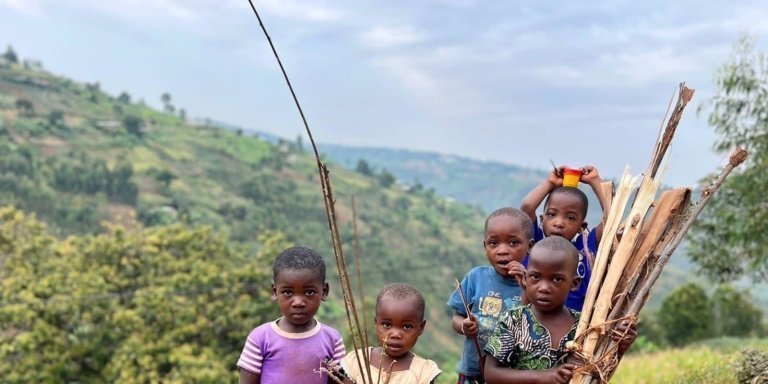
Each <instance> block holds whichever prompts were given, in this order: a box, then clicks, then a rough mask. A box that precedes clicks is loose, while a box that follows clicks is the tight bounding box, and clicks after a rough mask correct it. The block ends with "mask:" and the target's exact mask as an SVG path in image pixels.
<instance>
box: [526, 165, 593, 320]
mask: <svg viewBox="0 0 768 384" xmlns="http://www.w3.org/2000/svg"><path fill="white" fill-rule="evenodd" d="M564 169H565V167H563V166H561V167H560V168H558V169H557V170H552V172H550V174H549V176H548V177H547V179H546V180H544V181H543V182H542V183H541V184H539V185H538V186H537V187H536V188H534V189H533V190H532V191H531V192H530V193H528V195H527V196H526V197H525V198H524V199H523V203H522V205H521V207H520V209H521V210H522V211H523V212H525V213H526V214H527V215H528V217H530V218H531V220H533V221H534V226H533V241H534V242H538V241H539V240H541V239H543V238H545V237H548V236H560V237H563V238H565V239H566V240H569V241H571V242H572V243H573V245H574V246H575V247H576V249H577V250H579V263H578V265H577V268H576V276H577V277H578V278H579V279H580V280H581V283H580V284H579V286H578V287H577V288H576V290H574V291H571V292H570V294H569V295H568V300H567V301H566V306H567V307H568V308H572V309H575V310H577V311H581V308H582V307H583V306H584V299H585V298H586V296H587V287H588V285H589V280H590V277H591V275H592V267H593V266H594V263H595V254H597V246H598V244H600V239H601V238H602V236H603V219H604V217H605V212H603V219H601V220H600V223H599V224H598V225H597V226H595V227H594V228H593V229H592V230H591V231H589V230H587V223H586V222H585V221H584V219H585V218H586V216H587V208H588V207H589V202H588V200H587V196H586V195H585V194H584V192H582V191H581V190H580V189H578V188H574V187H564V186H563V172H564ZM580 170H581V173H582V175H581V179H580V181H581V182H582V183H586V184H589V186H590V187H592V190H593V191H594V192H595V195H597V198H598V200H599V201H600V206H601V208H604V207H605V205H604V203H603V202H604V200H603V195H602V189H601V188H602V187H601V184H602V182H603V180H602V179H601V178H600V174H599V173H598V172H597V169H596V168H595V167H592V166H585V167H582V168H581V169H580ZM544 198H546V201H545V202H544V212H543V214H542V215H541V226H539V223H538V222H537V221H536V209H537V208H538V207H539V205H541V202H542V201H544ZM526 263H527V260H525V261H524V262H523V264H526Z"/></svg>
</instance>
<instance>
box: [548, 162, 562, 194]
mask: <svg viewBox="0 0 768 384" xmlns="http://www.w3.org/2000/svg"><path fill="white" fill-rule="evenodd" d="M564 173H565V165H561V166H559V167H557V169H553V170H551V171H550V172H549V175H548V176H547V181H549V183H550V184H552V189H555V188H557V187H562V186H563V175H564Z"/></svg>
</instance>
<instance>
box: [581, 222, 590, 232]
mask: <svg viewBox="0 0 768 384" xmlns="http://www.w3.org/2000/svg"><path fill="white" fill-rule="evenodd" d="M587 228H589V224H588V223H587V222H586V221H582V222H581V229H583V230H587Z"/></svg>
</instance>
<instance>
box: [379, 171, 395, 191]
mask: <svg viewBox="0 0 768 384" xmlns="http://www.w3.org/2000/svg"><path fill="white" fill-rule="evenodd" d="M395 180H396V179H395V175H393V174H392V173H391V172H389V171H387V170H386V169H385V170H383V171H381V174H379V185H381V186H382V187H383V188H389V187H391V186H392V184H394V183H395Z"/></svg>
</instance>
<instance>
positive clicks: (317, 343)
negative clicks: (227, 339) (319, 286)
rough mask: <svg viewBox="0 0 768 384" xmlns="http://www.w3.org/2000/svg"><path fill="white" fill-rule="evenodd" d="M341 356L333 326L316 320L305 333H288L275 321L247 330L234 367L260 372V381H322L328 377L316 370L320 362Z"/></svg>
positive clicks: (341, 346)
mask: <svg viewBox="0 0 768 384" xmlns="http://www.w3.org/2000/svg"><path fill="white" fill-rule="evenodd" d="M278 320H279V319H278ZM345 355H346V351H345V350H344V341H343V340H342V338H341V335H340V334H339V332H338V331H336V330H335V329H333V328H331V327H329V326H327V325H325V324H322V323H320V322H319V321H318V322H317V325H316V326H315V327H314V328H312V329H311V330H309V331H307V332H302V333H289V332H286V331H283V330H282V329H280V327H278V326H277V320H276V321H272V322H269V323H265V324H262V325H260V326H258V327H256V328H255V329H254V330H253V331H251V333H250V334H249V335H248V339H247V340H246V341H245V347H243V352H242V353H241V354H240V359H239V360H238V361H237V366H238V367H240V368H241V369H245V370H247V371H249V372H253V373H256V374H258V375H261V384H284V383H306V384H312V383H317V384H326V383H327V382H328V376H327V375H326V374H324V373H323V374H321V373H318V369H319V368H320V364H321V362H322V361H323V359H325V358H328V359H330V360H333V361H334V362H336V363H338V362H340V361H341V359H343V358H344V356H345Z"/></svg>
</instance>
